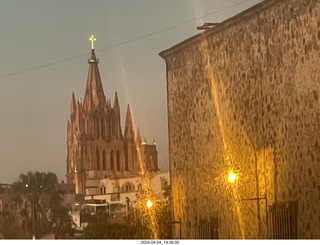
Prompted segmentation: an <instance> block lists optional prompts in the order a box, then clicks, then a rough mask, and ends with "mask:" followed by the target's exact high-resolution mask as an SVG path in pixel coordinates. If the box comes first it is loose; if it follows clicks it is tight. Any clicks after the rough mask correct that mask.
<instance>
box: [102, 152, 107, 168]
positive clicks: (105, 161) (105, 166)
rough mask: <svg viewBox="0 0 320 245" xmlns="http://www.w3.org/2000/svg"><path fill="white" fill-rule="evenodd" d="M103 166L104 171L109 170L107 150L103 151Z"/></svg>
mask: <svg viewBox="0 0 320 245" xmlns="http://www.w3.org/2000/svg"><path fill="white" fill-rule="evenodd" d="M102 168H103V170H104V171H106V170H107V153H106V150H103V152H102Z"/></svg>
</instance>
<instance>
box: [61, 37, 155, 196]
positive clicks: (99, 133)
mask: <svg viewBox="0 0 320 245" xmlns="http://www.w3.org/2000/svg"><path fill="white" fill-rule="evenodd" d="M89 40H90V41H91V57H90V58H89V59H88V63H89V71H88V77H87V84H86V89H85V95H84V99H83V101H81V100H78V101H76V99H75V95H74V94H72V99H71V107H70V120H69V121H68V124H67V148H68V149H67V163H66V164H67V174H66V177H67V183H68V184H74V185H75V193H76V194H80V195H82V196H86V195H93V194H95V195H96V194H105V187H103V186H102V187H101V186H100V184H99V183H100V182H101V181H102V180H105V179H113V180H119V179H123V178H132V177H137V176H141V175H142V174H143V173H145V172H149V173H152V172H157V171H158V170H159V169H158V155H157V154H158V153H157V149H156V143H155V142H153V143H152V144H150V145H148V144H147V143H146V141H142V140H141V136H140V132H139V128H138V129H137V131H135V128H134V123H133V117H132V112H131V108H130V105H129V104H128V106H127V112H126V118H125V128H124V133H122V129H121V122H120V104H119V101H118V96H117V93H115V96H114V100H113V103H112V102H111V100H110V99H106V96H105V94H104V91H103V86H102V82H101V78H100V74H99V68H98V63H99V59H97V58H96V55H95V51H94V41H95V40H96V39H95V38H94V37H93V36H91V38H89Z"/></svg>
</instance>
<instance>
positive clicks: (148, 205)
mask: <svg viewBox="0 0 320 245" xmlns="http://www.w3.org/2000/svg"><path fill="white" fill-rule="evenodd" d="M152 205H153V203H152V202H151V201H150V200H148V201H147V207H148V208H151V207H152Z"/></svg>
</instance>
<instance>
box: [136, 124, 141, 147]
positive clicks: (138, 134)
mask: <svg viewBox="0 0 320 245" xmlns="http://www.w3.org/2000/svg"><path fill="white" fill-rule="evenodd" d="M136 142H137V144H138V145H141V135H140V129H139V127H138V128H137V135H136Z"/></svg>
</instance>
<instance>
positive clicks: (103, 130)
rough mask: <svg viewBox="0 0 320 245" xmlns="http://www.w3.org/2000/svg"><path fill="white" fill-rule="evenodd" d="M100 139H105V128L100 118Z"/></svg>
mask: <svg viewBox="0 0 320 245" xmlns="http://www.w3.org/2000/svg"><path fill="white" fill-rule="evenodd" d="M101 137H102V138H105V126H104V120H103V118H101Z"/></svg>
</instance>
